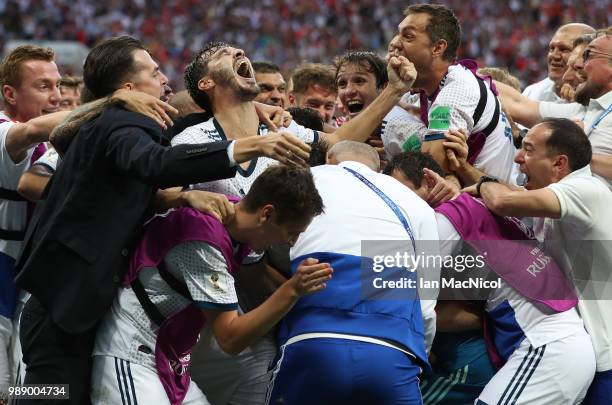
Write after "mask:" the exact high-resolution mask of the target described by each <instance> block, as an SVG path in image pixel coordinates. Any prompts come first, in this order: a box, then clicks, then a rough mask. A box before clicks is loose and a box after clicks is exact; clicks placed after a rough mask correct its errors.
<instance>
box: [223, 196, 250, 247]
mask: <svg viewBox="0 0 612 405" xmlns="http://www.w3.org/2000/svg"><path fill="white" fill-rule="evenodd" d="M234 210H235V213H234V216H233V217H232V218H231V219H230V220H229V221H228V222H227V223H226V224H225V229H226V230H227V233H229V234H230V236H231V237H232V239H234V240H236V241H238V242H241V243H246V242H247V240H248V234H249V228H248V227H246V226H245V225H244V224H245V223H247V221H246V220H247V219H248V215H249V214H248V213H247V212H246V211H245V210H244V208H243V207H242V202H238V203H237V204H235V205H234Z"/></svg>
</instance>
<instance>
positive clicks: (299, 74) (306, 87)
mask: <svg viewBox="0 0 612 405" xmlns="http://www.w3.org/2000/svg"><path fill="white" fill-rule="evenodd" d="M291 81H292V82H293V88H292V89H291V91H290V92H289V103H290V104H291V105H292V106H296V107H308V108H312V109H313V110H315V111H317V112H318V113H319V114H320V115H321V118H323V122H324V123H325V124H329V125H331V124H332V118H333V115H334V109H335V108H336V97H337V95H338V90H337V89H336V81H335V77H334V69H333V67H332V66H329V65H323V64H321V63H306V64H303V65H300V66H298V67H297V68H295V70H294V71H293V74H292V75H291Z"/></svg>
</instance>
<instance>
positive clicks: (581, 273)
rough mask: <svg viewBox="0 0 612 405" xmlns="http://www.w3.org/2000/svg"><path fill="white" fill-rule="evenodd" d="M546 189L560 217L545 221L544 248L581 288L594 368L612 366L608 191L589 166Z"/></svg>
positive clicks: (611, 244)
mask: <svg viewBox="0 0 612 405" xmlns="http://www.w3.org/2000/svg"><path fill="white" fill-rule="evenodd" d="M548 188H549V189H551V190H552V191H553V192H554V193H555V195H556V196H557V198H558V199H559V203H560V204H561V218H559V219H552V218H546V219H545V221H544V243H545V246H546V248H547V251H548V252H549V253H550V254H551V256H552V257H553V258H554V259H555V260H556V261H557V263H558V264H559V266H560V267H561V268H562V269H563V270H564V271H565V272H566V274H568V275H571V276H572V277H573V278H574V281H575V283H576V284H577V285H578V286H579V287H580V286H582V287H583V288H585V289H581V288H579V289H581V290H582V291H583V293H582V296H581V297H580V298H581V299H580V301H579V303H578V310H579V312H580V315H581V316H582V318H583V320H584V324H585V326H586V329H587V331H588V332H589V334H590V335H591V340H592V341H593V347H594V348H595V354H596V357H597V371H598V372H600V371H607V370H611V369H612V299H610V297H612V278H611V277H610V275H611V274H612V242H611V241H612V226H610V225H611V224H612V211H611V207H612V192H610V190H608V188H607V187H606V185H605V184H604V182H603V181H602V180H600V179H599V178H597V177H595V176H593V175H592V173H591V169H590V166H585V167H583V168H582V169H579V170H576V171H574V172H572V173H570V174H569V175H567V176H565V177H564V178H563V179H561V181H559V182H558V183H553V184H550V185H549V186H548ZM593 241H595V242H593ZM602 297H604V298H608V299H601V298H602Z"/></svg>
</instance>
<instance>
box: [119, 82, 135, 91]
mask: <svg viewBox="0 0 612 405" xmlns="http://www.w3.org/2000/svg"><path fill="white" fill-rule="evenodd" d="M120 89H124V90H129V91H132V90H135V86H134V83H131V82H127V83H123V84H122V85H121V87H120Z"/></svg>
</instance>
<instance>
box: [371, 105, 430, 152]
mask: <svg viewBox="0 0 612 405" xmlns="http://www.w3.org/2000/svg"><path fill="white" fill-rule="evenodd" d="M422 128H423V122H422V121H421V119H420V118H418V117H415V116H414V115H412V114H410V113H409V112H408V111H406V110H404V109H403V108H402V107H399V106H395V107H393V108H392V109H391V111H389V113H388V114H387V115H386V116H385V118H384V119H383V121H382V124H381V128H380V138H381V139H382V141H383V145H384V147H385V152H386V154H387V158H389V159H390V158H392V157H393V156H395V155H397V154H399V153H402V152H404V151H410V150H420V149H421V143H422V142H423V136H424V131H422Z"/></svg>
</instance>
